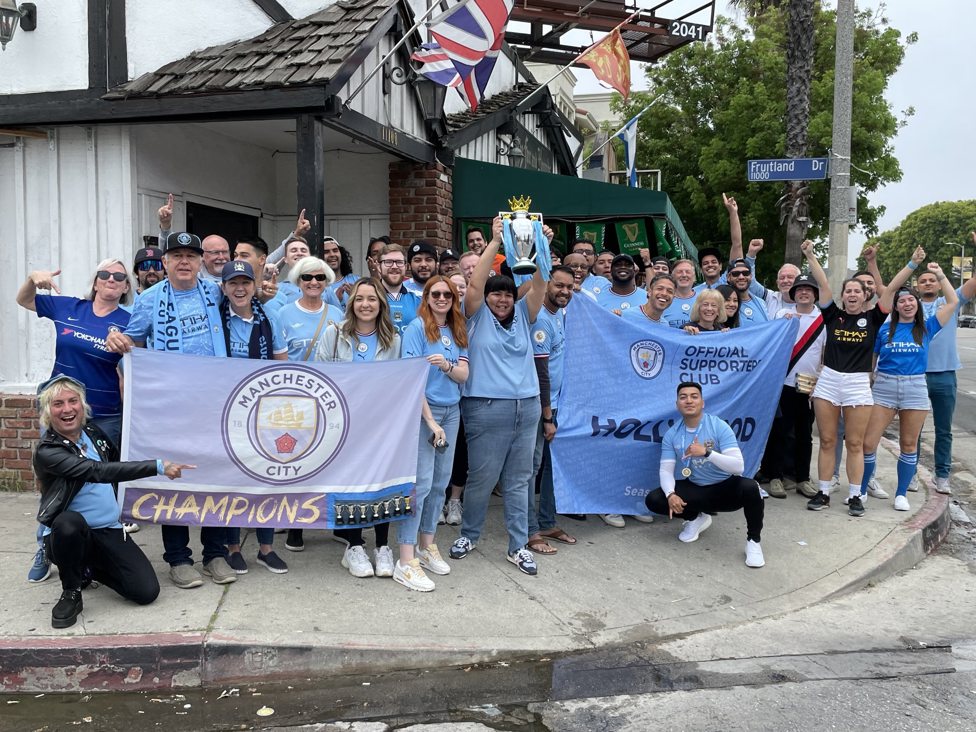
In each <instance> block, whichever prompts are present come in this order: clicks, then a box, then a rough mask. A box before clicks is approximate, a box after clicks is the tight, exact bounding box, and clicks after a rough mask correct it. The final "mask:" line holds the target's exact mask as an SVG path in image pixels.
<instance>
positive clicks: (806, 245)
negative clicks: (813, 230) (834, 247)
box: [800, 239, 834, 307]
mask: <svg viewBox="0 0 976 732" xmlns="http://www.w3.org/2000/svg"><path fill="white" fill-rule="evenodd" d="M800 251H801V252H803V256H804V257H806V259H807V266H809V267H810V274H812V275H813V279H815V280H816V281H817V287H818V288H819V289H820V303H819V305H820V307H826V306H827V305H829V304H830V303H832V302H833V301H834V293H833V291H832V290H831V289H830V283H829V282H828V281H827V273H826V272H824V271H823V267H821V266H820V262H819V261H818V260H817V255H816V254H814V253H813V242H812V241H810V240H809V239H807V240H806V241H804V242H803V243H802V244H800Z"/></svg>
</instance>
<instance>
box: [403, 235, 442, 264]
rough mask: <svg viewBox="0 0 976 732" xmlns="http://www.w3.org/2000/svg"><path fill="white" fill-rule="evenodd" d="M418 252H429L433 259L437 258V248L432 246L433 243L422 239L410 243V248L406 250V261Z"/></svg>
mask: <svg viewBox="0 0 976 732" xmlns="http://www.w3.org/2000/svg"><path fill="white" fill-rule="evenodd" d="M419 254H429V255H430V256H432V257H433V258H434V259H435V260H436V259H437V250H436V249H435V248H434V245H433V244H431V243H430V242H429V241H424V240H423V239H420V240H418V241H415V242H414V243H413V244H411V245H410V249H408V250H407V261H408V262H409V261H410V260H411V259H413V258H414V257H416V256H417V255H419Z"/></svg>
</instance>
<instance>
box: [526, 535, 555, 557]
mask: <svg viewBox="0 0 976 732" xmlns="http://www.w3.org/2000/svg"><path fill="white" fill-rule="evenodd" d="M526 546H528V547H529V550H530V551H533V552H535V553H536V554H555V553H556V552H557V551H559V550H558V549H556V547H554V546H549V543H548V542H547V541H546V540H545V539H543V538H542V537H541V536H539V535H538V534H533V535H532V536H531V537H530V538H529V543H528V544H527V545H526Z"/></svg>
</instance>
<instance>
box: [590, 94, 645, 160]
mask: <svg viewBox="0 0 976 732" xmlns="http://www.w3.org/2000/svg"><path fill="white" fill-rule="evenodd" d="M663 96H664V95H663V94H658V95H657V96H656V97H654V98H653V99H652V100H651V101H650V103H649V104H648V105H647V106H646V107H644V108H643V109H642V110H641V111H640V112H638V113H637V114H635V115H634V116H633V117H631V118H630V119H629V120H627V123H626V124H625V125H624V126H623V127H621V128H620V129H619V130H617V131H616V132H614V133H613V134H612V135H610V137H608V138H607V139H606V140H604V141H603V144H601V145H600V146H599V147H598V148H596V149H595V150H593V151H592V152H591V153H590V154H589V155H587V156H586V157H585V158H583V159H582V160H581V161H580V162H579V165H580V167H583V165H584V164H585V163H586V161H587V160H589V159H590V158H592V157H593V156H594V155H596V154H597V153H598V152H600V151H601V150H602V149H603V148H605V147H606V146H607V145H608V144H609V143H610V140H612V139H613V138H615V137H616V136H617V135H619V134H620V133H621V132H623V131H624V130H625V129H627V125H629V124H630V123H631V122H633V121H634V120H635V119H637V118H638V117H640V116H641V115H642V114H644V112H646V111H647V110H648V109H650V108H651V105H653V104H654V103H655V102H657V101H658V100H659V99H660V98H661V97H663Z"/></svg>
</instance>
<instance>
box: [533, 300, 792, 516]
mask: <svg viewBox="0 0 976 732" xmlns="http://www.w3.org/2000/svg"><path fill="white" fill-rule="evenodd" d="M797 328H798V322H797V321H795V320H774V321H771V322H769V323H763V324H761V325H755V326H751V327H748V328H736V329H734V330H730V331H729V332H728V333H702V334H699V335H691V334H689V333H686V332H684V331H683V330H679V329H677V328H669V327H667V326H660V325H655V324H653V323H651V322H650V321H648V322H647V323H646V324H645V323H643V322H641V321H639V320H637V321H635V320H628V319H626V318H621V317H618V316H616V315H613V314H612V313H610V312H609V311H607V310H604V309H603V308H601V307H600V306H599V305H597V304H596V303H594V302H592V301H591V300H590V299H589V298H585V297H574V298H573V300H572V302H570V304H569V307H568V310H567V317H566V369H565V374H564V376H563V386H562V390H561V392H560V397H559V405H558V406H559V429H558V431H557V433H556V438H555V439H554V440H553V442H552V448H551V449H552V464H553V477H554V483H555V492H556V507H557V510H558V511H559V512H560V513H619V514H623V515H633V514H642V513H646V512H647V509H646V508H645V507H644V497H645V496H646V495H647V494H648V493H649V492H650V491H652V490H654V489H655V488H657V487H658V486H659V485H660V481H659V480H658V466H659V463H660V460H661V439H662V438H663V437H664V434H665V433H666V432H667V431H668V429H669V428H670V427H671V425H673V424H674V423H675V421H676V420H677V419H678V413H677V409H676V407H675V401H676V395H675V389H676V388H677V386H678V384H679V383H681V382H682V381H697V382H698V383H700V384H701V385H702V393H703V396H704V400H705V411H706V412H708V413H710V414H714V415H716V416H718V417H721V418H722V419H724V420H725V421H726V422H728V424H729V425H730V426H731V427H732V431H733V432H734V433H735V435H736V438H737V439H738V441H739V447H740V448H741V449H742V454H743V456H744V458H745V468H746V470H745V473H746V475H753V474H754V473H755V472H756V471H757V470H758V469H759V463H760V461H761V459H762V453H763V449H764V448H765V445H766V437H767V436H768V435H769V428H770V426H771V425H772V421H773V417H774V416H775V414H776V406H777V404H778V402H779V395H780V391H781V389H782V384H783V379H784V378H785V377H786V371H787V365H788V363H789V356H790V352H791V350H792V347H793V341H794V339H795V337H796V331H797Z"/></svg>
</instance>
